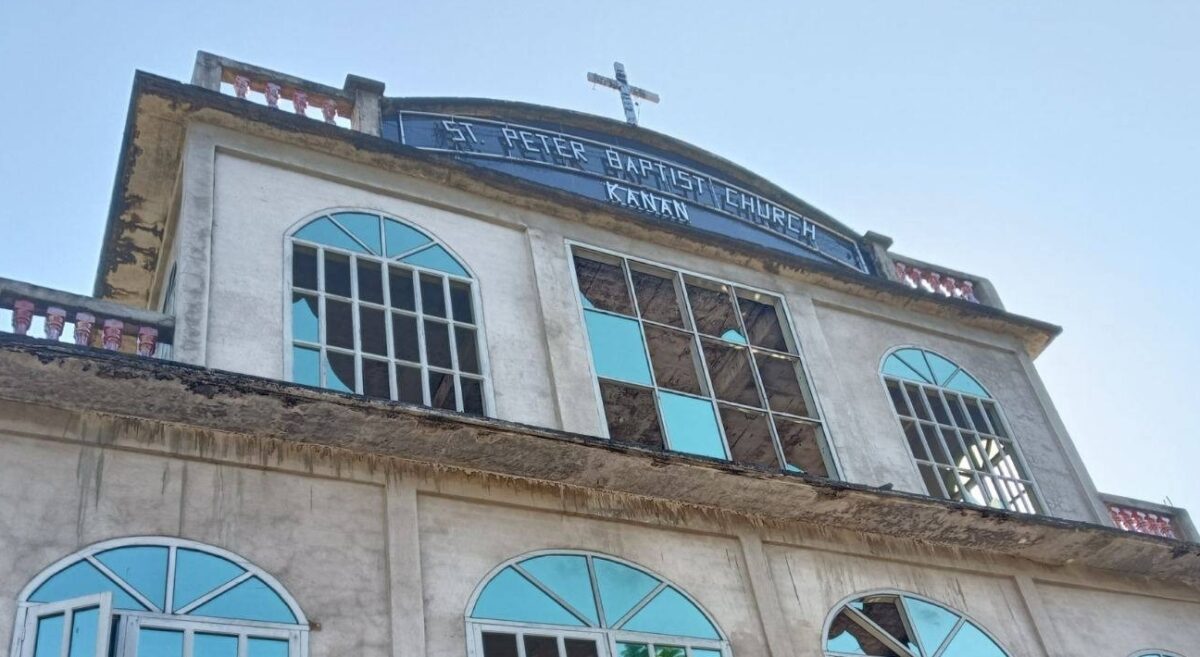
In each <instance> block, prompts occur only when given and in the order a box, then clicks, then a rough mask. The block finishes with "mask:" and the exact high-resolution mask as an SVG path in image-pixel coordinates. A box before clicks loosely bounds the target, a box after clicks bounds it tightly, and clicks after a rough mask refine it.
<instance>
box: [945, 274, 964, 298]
mask: <svg viewBox="0 0 1200 657" xmlns="http://www.w3.org/2000/svg"><path fill="white" fill-rule="evenodd" d="M942 285H944V286H945V287H946V296H948V297H954V298H955V299H957V298H959V297H961V296H962V292H961V291H959V289H958V281H957V280H955V278H954V277H953V276H943V277H942Z"/></svg>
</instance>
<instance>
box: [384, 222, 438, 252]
mask: <svg viewBox="0 0 1200 657" xmlns="http://www.w3.org/2000/svg"><path fill="white" fill-rule="evenodd" d="M383 239H384V241H386V242H387V257H389V258H395V257H396V256H398V255H402V254H404V253H407V252H408V251H412V250H413V249H415V248H417V247H419V246H422V245H425V244H429V243H430V241H431V240H430V239H429V238H428V237H427V236H426V235H425V234H424V233H422V232H421V231H419V230H417V229H415V228H412V227H410V226H406V225H404V224H402V223H400V222H398V221H393V220H392V219H385V220H384V221H383Z"/></svg>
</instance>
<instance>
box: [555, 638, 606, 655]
mask: <svg viewBox="0 0 1200 657" xmlns="http://www.w3.org/2000/svg"><path fill="white" fill-rule="evenodd" d="M563 643H564V644H566V648H567V657H600V649H599V648H598V647H597V646H596V642H595V641H593V640H592V639H564V640H563Z"/></svg>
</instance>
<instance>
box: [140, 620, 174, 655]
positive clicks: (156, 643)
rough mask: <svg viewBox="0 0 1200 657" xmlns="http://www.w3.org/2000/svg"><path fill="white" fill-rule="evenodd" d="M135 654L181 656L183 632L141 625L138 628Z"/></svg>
mask: <svg viewBox="0 0 1200 657" xmlns="http://www.w3.org/2000/svg"><path fill="white" fill-rule="evenodd" d="M137 654H138V657H183V632H182V631H180V630H155V629H151V628H148V627H143V628H141V629H140V630H138V640H137Z"/></svg>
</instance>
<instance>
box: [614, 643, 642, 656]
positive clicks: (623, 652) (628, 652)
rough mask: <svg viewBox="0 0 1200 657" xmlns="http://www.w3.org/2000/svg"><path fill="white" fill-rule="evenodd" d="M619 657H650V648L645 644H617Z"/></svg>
mask: <svg viewBox="0 0 1200 657" xmlns="http://www.w3.org/2000/svg"><path fill="white" fill-rule="evenodd" d="M617 657H650V646H648V645H646V644H644V643H621V642H619V641H618V642H617Z"/></svg>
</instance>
